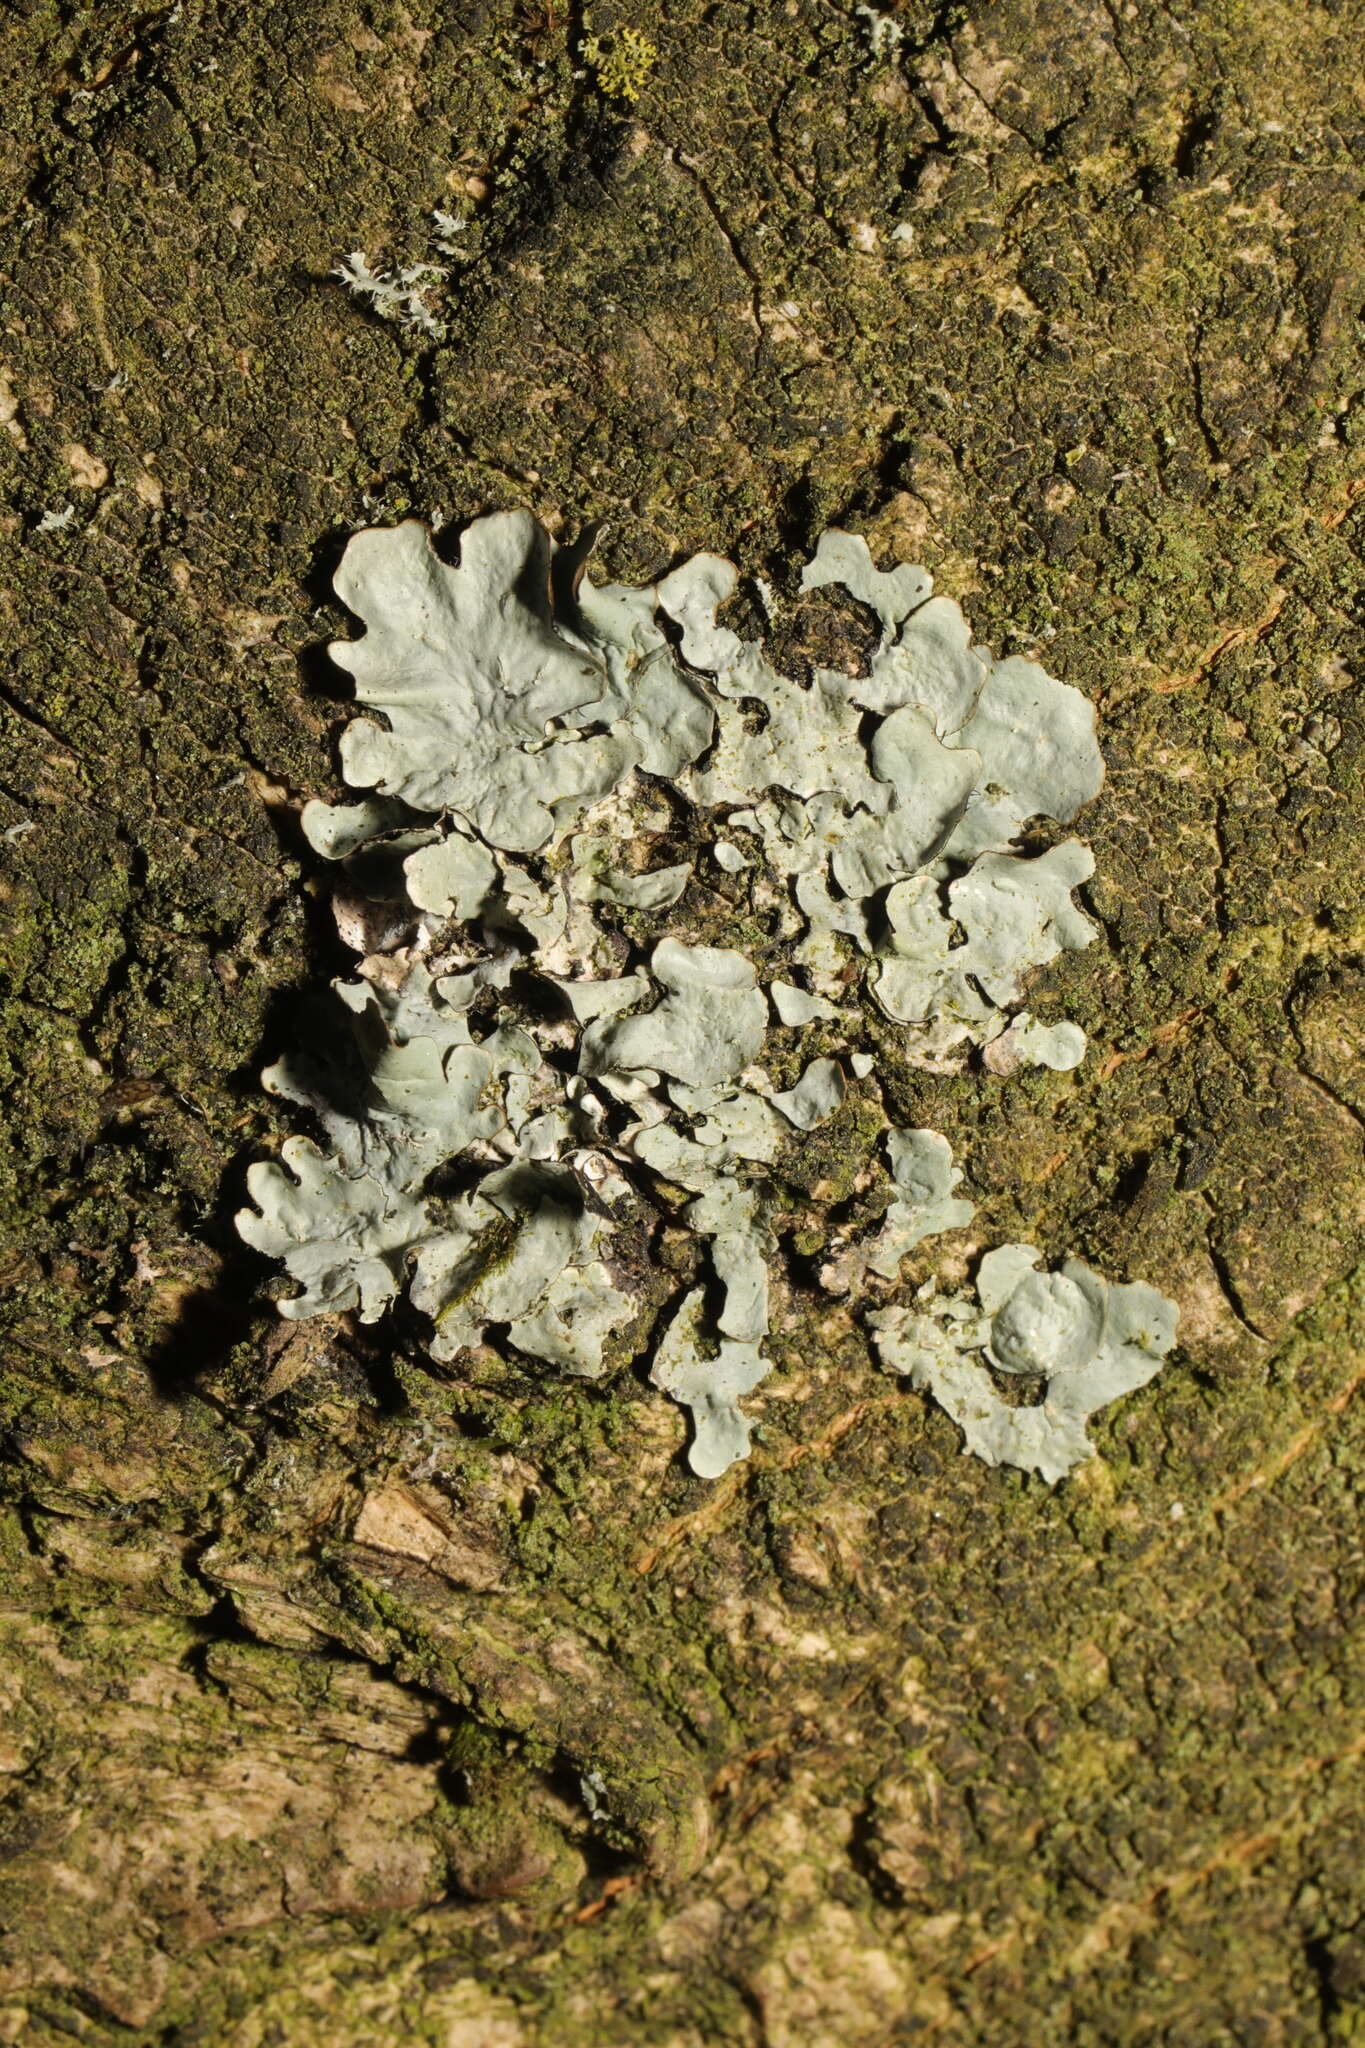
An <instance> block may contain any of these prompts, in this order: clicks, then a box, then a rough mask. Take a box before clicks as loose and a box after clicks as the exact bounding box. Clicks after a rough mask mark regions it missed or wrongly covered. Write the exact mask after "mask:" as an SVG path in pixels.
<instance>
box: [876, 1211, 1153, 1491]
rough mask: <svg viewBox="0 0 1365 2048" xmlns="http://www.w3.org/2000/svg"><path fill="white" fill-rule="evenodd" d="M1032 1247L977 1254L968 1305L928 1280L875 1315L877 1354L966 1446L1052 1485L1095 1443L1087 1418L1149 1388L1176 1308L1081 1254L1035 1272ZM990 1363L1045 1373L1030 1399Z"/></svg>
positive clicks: (1009, 1370)
mask: <svg viewBox="0 0 1365 2048" xmlns="http://www.w3.org/2000/svg"><path fill="white" fill-rule="evenodd" d="M1040 1256H1041V1254H1040V1253H1038V1252H1036V1251H1034V1250H1033V1248H1032V1247H1031V1246H1030V1245H1022V1244H1005V1245H1000V1246H999V1247H998V1248H997V1249H996V1250H995V1251H992V1252H988V1253H987V1254H986V1256H985V1258H984V1259H983V1260H982V1261H981V1266H980V1270H979V1271H978V1273H977V1278H976V1296H977V1299H976V1301H975V1302H973V1301H972V1300H971V1299H970V1297H969V1296H967V1295H965V1294H953V1295H948V1296H940V1295H938V1294H936V1293H935V1291H934V1288H933V1286H932V1284H931V1285H930V1286H928V1287H927V1288H926V1289H924V1290H923V1291H922V1293H921V1295H920V1297H918V1306H917V1307H914V1308H907V1307H895V1308H888V1309H883V1310H881V1311H879V1312H878V1313H877V1314H875V1315H874V1316H873V1317H872V1318H871V1321H872V1324H873V1327H874V1329H875V1330H876V1333H877V1336H876V1341H877V1348H878V1351H879V1352H880V1354H881V1359H882V1363H883V1364H884V1365H885V1366H886V1367H887V1369H888V1370H889V1371H891V1372H897V1373H902V1374H903V1375H904V1376H905V1377H906V1378H907V1379H908V1380H909V1381H910V1383H911V1385H912V1386H915V1387H921V1388H923V1389H925V1390H926V1391H927V1392H928V1393H931V1394H932V1395H933V1397H934V1399H935V1400H936V1401H937V1402H938V1403H939V1405H940V1407H942V1408H945V1409H946V1410H947V1412H948V1414H949V1415H951V1416H952V1418H953V1420H954V1422H956V1423H957V1425H958V1427H959V1428H960V1429H961V1431H962V1439H963V1449H964V1450H968V1451H972V1452H974V1453H975V1454H976V1456H977V1457H978V1458H984V1459H985V1461H986V1463H987V1464H988V1465H1015V1466H1018V1467H1019V1469H1020V1470H1021V1471H1024V1472H1036V1473H1038V1474H1039V1475H1040V1477H1042V1478H1043V1479H1045V1480H1047V1481H1048V1482H1049V1484H1055V1483H1056V1481H1057V1480H1059V1479H1064V1478H1065V1477H1066V1475H1067V1473H1068V1472H1070V1471H1072V1470H1073V1469H1074V1468H1075V1467H1076V1466H1077V1465H1079V1464H1081V1463H1082V1462H1083V1461H1084V1460H1085V1459H1087V1458H1089V1457H1092V1456H1093V1455H1094V1450H1095V1446H1094V1445H1093V1444H1092V1443H1091V1441H1090V1438H1089V1437H1088V1435H1087V1434H1086V1427H1085V1426H1086V1423H1087V1422H1088V1421H1089V1419H1090V1417H1091V1416H1092V1415H1094V1414H1095V1413H1096V1412H1097V1411H1098V1410H1099V1409H1101V1408H1103V1407H1106V1406H1107V1405H1108V1404H1109V1402H1111V1401H1117V1400H1118V1399H1119V1398H1120V1396H1121V1395H1123V1394H1129V1393H1132V1392H1133V1390H1134V1389H1135V1388H1137V1387H1141V1386H1145V1385H1146V1383H1147V1381H1148V1380H1149V1379H1151V1377H1152V1375H1153V1373H1155V1372H1156V1371H1157V1370H1158V1368H1159V1367H1160V1365H1161V1362H1162V1360H1163V1359H1164V1358H1165V1356H1166V1353H1167V1352H1168V1351H1169V1350H1170V1348H1171V1346H1172V1344H1173V1343H1174V1342H1175V1326H1176V1308H1175V1304H1174V1302H1171V1301H1167V1300H1166V1298H1165V1296H1164V1295H1161V1294H1158V1292H1157V1290H1156V1289H1155V1288H1154V1287H1149V1286H1147V1285H1146V1284H1145V1283H1144V1282H1142V1281H1133V1282H1131V1283H1130V1284H1129V1285H1128V1286H1125V1287H1120V1286H1115V1285H1114V1284H1113V1283H1112V1282H1110V1281H1107V1280H1103V1279H1101V1278H1100V1276H1099V1274H1098V1273H1093V1272H1092V1271H1091V1270H1090V1268H1089V1267H1088V1266H1086V1265H1083V1264H1082V1263H1081V1262H1080V1260H1078V1259H1068V1260H1067V1262H1066V1264H1065V1265H1064V1266H1063V1267H1062V1268H1061V1270H1060V1271H1058V1272H1053V1273H1049V1272H1040V1271H1039V1270H1038V1261H1039V1258H1040ZM992 1371H994V1372H995V1373H997V1374H1002V1375H1017V1376H1021V1377H1023V1378H1028V1379H1034V1380H1041V1381H1042V1383H1043V1385H1042V1391H1041V1395H1040V1398H1039V1399H1038V1400H1037V1401H1034V1402H1031V1403H1028V1404H1026V1405H1024V1406H1015V1405H1013V1404H1011V1403H1010V1402H1009V1401H1007V1400H1005V1399H1004V1398H1003V1396H1002V1394H1001V1392H1000V1391H999V1390H998V1388H997V1385H996V1382H995V1381H994V1380H993V1378H992V1376H991V1375H992Z"/></svg>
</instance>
